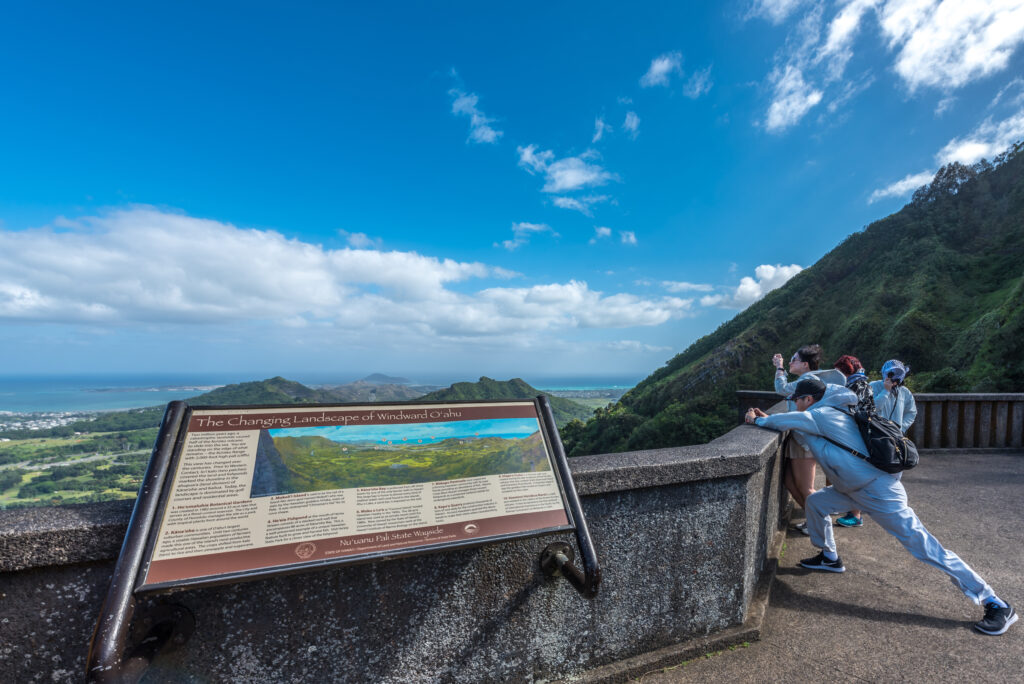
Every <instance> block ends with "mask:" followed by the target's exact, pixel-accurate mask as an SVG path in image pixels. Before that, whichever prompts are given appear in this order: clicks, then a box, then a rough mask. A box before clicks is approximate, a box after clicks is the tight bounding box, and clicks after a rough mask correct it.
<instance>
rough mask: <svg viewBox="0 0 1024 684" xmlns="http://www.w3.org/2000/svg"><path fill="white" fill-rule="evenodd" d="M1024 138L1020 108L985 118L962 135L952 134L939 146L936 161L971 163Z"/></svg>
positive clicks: (990, 156) (1023, 121) (1022, 114)
mask: <svg viewBox="0 0 1024 684" xmlns="http://www.w3.org/2000/svg"><path fill="white" fill-rule="evenodd" d="M1021 139H1024V110H1021V111H1019V112H1017V113H1016V114H1013V115H1012V116H1010V117H1008V118H1006V119H1003V120H1002V121H993V120H992V118H991V117H989V118H987V119H985V120H984V121H983V122H982V123H981V124H980V125H979V126H978V127H977V128H975V129H974V130H973V131H971V132H970V133H968V134H967V135H965V136H964V137H962V138H953V139H952V140H950V141H949V142H948V143H946V145H945V147H943V148H942V149H941V150H939V153H938V154H937V155H936V160H937V161H938V162H939V164H948V163H949V162H960V163H961V164H973V163H974V162H977V161H980V160H981V159H982V158H987V159H992V158H993V157H995V156H996V155H998V154H999V153H1000V152H1002V151H1003V150H1005V149H1006V148H1008V147H1009V146H1010V145H1012V144H1013V143H1015V142H1017V141H1018V140H1021Z"/></svg>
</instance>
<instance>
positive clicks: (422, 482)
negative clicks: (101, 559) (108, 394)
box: [140, 401, 571, 589]
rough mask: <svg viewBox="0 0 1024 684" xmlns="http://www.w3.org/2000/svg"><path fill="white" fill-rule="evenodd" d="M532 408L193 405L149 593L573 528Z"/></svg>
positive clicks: (149, 571)
mask: <svg viewBox="0 0 1024 684" xmlns="http://www.w3.org/2000/svg"><path fill="white" fill-rule="evenodd" d="M541 425H542V424H541V421H540V417H539V415H538V413H537V407H536V405H535V404H534V403H533V402H528V401H521V402H494V403H466V404H447V405H418V406H415V405H413V406H410V405H392V406H385V405H374V406H366V407H362V406H360V407H349V406H344V407H327V408H325V407H315V408H313V407H309V408H298V407H294V408H293V407H288V408H261V409H207V408H202V409H200V408H197V409H193V410H192V411H191V414H190V418H189V422H188V426H187V433H186V435H185V439H184V443H183V446H182V448H181V450H180V452H179V453H178V454H177V456H176V459H175V463H174V464H173V465H172V471H171V474H172V481H171V485H170V489H169V494H168V495H167V497H166V501H165V502H164V505H163V508H162V514H161V518H160V520H159V528H158V531H157V533H156V536H155V541H154V543H153V544H152V545H151V558H150V562H149V564H148V566H147V568H146V572H145V577H144V579H143V582H142V583H141V585H140V586H141V588H143V589H144V588H146V587H160V586H171V585H174V584H188V583H194V582H196V581H198V582H200V583H201V581H202V580H203V579H204V578H211V577H218V576H220V577H229V576H238V575H242V574H245V573H251V572H254V571H273V570H274V569H278V568H284V569H286V568H288V567H289V566H295V565H296V564H300V565H308V564H313V563H324V562H333V561H343V560H346V559H348V560H360V559H366V558H370V557H373V556H374V555H380V554H385V553H386V554H394V553H408V552H415V551H417V550H419V549H428V548H430V547H435V546H447V545H452V546H457V545H459V544H460V543H462V544H470V543H474V544H475V543H480V542H481V541H484V540H487V539H497V538H505V537H515V536H528V535H535V534H540V533H543V532H547V531H554V530H558V529H570V528H571V525H570V519H569V516H568V514H567V513H566V510H565V502H564V499H563V496H562V492H561V488H560V485H559V482H558V479H557V478H556V475H555V471H554V470H553V468H552V462H551V456H550V445H548V444H547V442H546V437H545V432H544V430H543V429H542V427H541Z"/></svg>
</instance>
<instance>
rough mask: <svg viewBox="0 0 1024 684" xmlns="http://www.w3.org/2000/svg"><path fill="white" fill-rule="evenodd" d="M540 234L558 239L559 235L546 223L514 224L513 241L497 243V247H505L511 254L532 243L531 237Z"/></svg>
mask: <svg viewBox="0 0 1024 684" xmlns="http://www.w3.org/2000/svg"><path fill="white" fill-rule="evenodd" d="M538 233H551V234H552V235H554V236H555V237H558V233H556V232H555V231H554V230H552V228H551V226H549V225H548V224H546V223H513V224H512V239H511V240H505V241H503V242H502V243H500V244H498V243H495V244H494V246H495V247H504V248H505V249H507V250H508V251H510V252H513V251H515V250H517V249H519V248H520V247H522V246H523V245H525V244H526V243H528V242H529V241H530V236H531V235H536V234H538Z"/></svg>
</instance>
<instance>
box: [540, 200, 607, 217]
mask: <svg viewBox="0 0 1024 684" xmlns="http://www.w3.org/2000/svg"><path fill="white" fill-rule="evenodd" d="M607 201H608V195H585V196H583V197H553V198H552V199H551V202H552V203H553V204H554V205H555V206H556V207H559V208H560V209H572V210H573V211H578V212H580V213H581V214H583V215H584V216H592V215H593V214H592V212H591V211H590V207H591V206H592V205H594V204H600V203H601V202H607Z"/></svg>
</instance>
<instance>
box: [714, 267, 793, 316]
mask: <svg viewBox="0 0 1024 684" xmlns="http://www.w3.org/2000/svg"><path fill="white" fill-rule="evenodd" d="M802 270H803V268H802V267H801V266H798V265H796V264H791V265H789V266H783V265H782V264H775V265H774V266H772V265H771V264H761V265H760V266H758V267H757V268H756V269H754V277H753V278H751V277H750V276H744V277H743V278H742V279H741V280H740V284H739V285H738V286H736V289H734V290H733V291H731V292H727V293H724V294H715V295H706V296H704V297H701V299H700V303H701V305H702V306H717V307H721V308H723V309H745V308H747V307H748V306H750V305H751V304H753V303H754V302H756V301H758V300H759V299H761V298H762V297H764V296H765V295H766V294H768V293H769V292H771V291H772V290H774V289H776V288H778V287H781V286H782V285H785V284H786V282H787V281H788V280H789V279H790V278H792V277H793V276H795V275H796V274H797V273H799V272H800V271H802Z"/></svg>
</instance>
